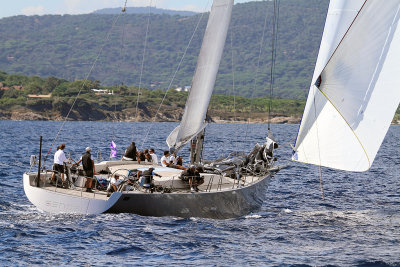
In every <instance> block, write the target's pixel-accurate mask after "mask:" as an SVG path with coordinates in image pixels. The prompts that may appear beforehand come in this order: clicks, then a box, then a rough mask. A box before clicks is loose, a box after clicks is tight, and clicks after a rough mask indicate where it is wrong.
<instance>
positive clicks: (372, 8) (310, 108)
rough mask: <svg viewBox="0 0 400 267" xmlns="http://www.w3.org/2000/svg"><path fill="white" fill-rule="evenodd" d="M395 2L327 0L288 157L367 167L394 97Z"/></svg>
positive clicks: (399, 32)
mask: <svg viewBox="0 0 400 267" xmlns="http://www.w3.org/2000/svg"><path fill="white" fill-rule="evenodd" d="M399 8H400V0H386V1H380V0H367V1H359V0H352V1H345V0H341V1H337V0H336V1H331V4H330V6H329V11H328V17H327V22H326V25H325V29H324V35H323V40H322V43H321V47H320V53H319V56H318V61H317V64H316V68H315V73H314V77H313V80H312V85H311V88H310V92H309V96H308V99H307V104H306V108H305V111H304V114H303V119H302V123H301V125H300V129H299V133H298V136H297V140H296V144H295V147H294V153H293V157H292V159H293V160H295V161H300V162H304V163H310V164H316V165H321V166H326V167H331V168H336V169H342V170H348V171H365V170H368V169H369V168H370V167H371V164H372V162H373V160H374V158H375V156H376V153H377V152H378V149H379V147H380V145H381V143H382V141H383V139H384V137H385V135H386V132H387V130H388V128H389V126H390V123H391V121H392V119H393V115H394V113H395V111H396V109H397V107H398V105H399V101H400V76H399V73H400V63H399V62H400V29H399V27H397V26H398V22H399V16H400V14H399ZM358 9H359V12H358V13H357V10H358Z"/></svg>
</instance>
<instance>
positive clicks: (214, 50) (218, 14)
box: [23, 0, 279, 219]
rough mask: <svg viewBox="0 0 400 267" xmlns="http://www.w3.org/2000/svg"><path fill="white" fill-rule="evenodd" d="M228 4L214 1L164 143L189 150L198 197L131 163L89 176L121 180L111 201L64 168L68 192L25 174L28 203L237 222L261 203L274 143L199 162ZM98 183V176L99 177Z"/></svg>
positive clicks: (175, 173)
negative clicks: (150, 183)
mask: <svg viewBox="0 0 400 267" xmlns="http://www.w3.org/2000/svg"><path fill="white" fill-rule="evenodd" d="M232 8H233V0H214V2H213V5H212V8H211V12H210V15H209V19H208V23H207V28H206V31H205V34H204V38H203V43H202V46H201V49H200V55H199V59H198V63H197V67H196V71H195V74H194V78H193V83H192V89H191V91H190V94H189V97H188V100H187V103H186V108H185V112H184V115H183V118H182V121H181V123H180V125H179V126H178V127H177V128H176V129H174V130H173V131H172V133H171V134H170V135H169V136H168V138H167V144H168V146H169V147H170V149H171V150H173V151H179V150H180V149H181V148H182V147H183V146H185V145H186V144H187V143H189V142H190V143H191V149H192V151H191V162H192V163H193V164H195V165H197V166H200V165H201V168H202V172H201V174H200V175H201V176H202V179H203V180H204V183H203V184H202V185H199V186H198V189H199V191H198V192H192V191H191V190H190V186H189V184H188V183H187V182H185V181H183V180H182V179H180V176H181V173H182V170H180V169H175V168H169V167H160V166H158V165H153V164H151V163H143V162H141V163H139V162H135V161H104V162H101V163H98V164H96V166H95V169H96V171H97V172H99V173H103V174H102V175H103V177H105V178H106V179H110V178H112V177H113V178H116V177H119V178H123V182H122V183H121V184H120V186H119V187H118V190H117V191H116V192H113V193H112V194H111V195H109V194H107V192H106V191H103V190H95V191H94V192H86V191H85V190H84V185H85V177H84V176H82V175H80V172H79V170H78V171H77V172H75V173H72V172H70V169H69V168H67V170H68V171H67V175H66V176H67V177H68V178H67V179H68V181H69V184H70V185H69V186H68V188H61V187H57V186H53V185H51V184H50V177H51V174H52V172H51V171H43V170H41V166H40V163H39V170H38V172H27V173H25V174H24V175H23V180H24V190H25V193H26V195H27V197H28V199H29V200H30V201H31V202H32V203H33V204H34V205H35V206H36V207H37V208H38V209H40V210H43V211H46V212H52V213H59V212H66V213H80V214H99V213H136V214H139V215H145V216H176V217H184V218H187V217H205V218H217V219H226V218H235V217H240V216H243V215H246V214H248V213H251V212H255V211H258V210H259V209H260V208H261V205H262V203H263V200H264V197H265V193H266V189H267V183H268V181H269V180H270V178H271V177H272V176H273V175H274V173H276V172H277V171H278V170H279V168H277V167H274V162H275V158H274V156H273V152H274V149H275V148H277V144H276V143H275V142H274V140H273V139H272V138H268V137H267V139H266V142H265V144H263V145H258V144H257V145H256V146H255V147H254V149H253V151H252V152H251V153H250V154H248V155H240V156H238V157H234V158H227V159H225V160H218V161H215V162H209V163H207V164H204V162H202V155H201V154H202V153H201V147H202V141H203V139H204V138H203V135H204V131H203V130H204V128H205V127H206V125H207V124H206V123H205V118H206V112H207V109H208V105H209V102H210V97H211V94H212V91H213V88H214V84H215V79H216V75H217V72H218V67H219V64H220V60H221V57H222V52H223V48H224V44H225V41H226V36H227V31H228V27H229V23H230V20H231V13H232ZM150 168H153V169H154V173H156V174H158V175H159V176H160V177H158V176H157V177H154V187H155V190H154V192H152V191H151V190H148V188H146V187H145V186H144V185H143V184H142V183H141V180H140V179H138V177H137V173H138V172H139V171H140V172H144V171H146V170H149V169H150ZM98 178H99V177H98Z"/></svg>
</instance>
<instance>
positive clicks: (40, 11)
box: [21, 6, 46, 16]
mask: <svg viewBox="0 0 400 267" xmlns="http://www.w3.org/2000/svg"><path fill="white" fill-rule="evenodd" d="M45 12H46V10H45V8H44V6H29V7H25V8H23V9H22V10H21V14H22V15H26V16H31V15H44V14H45Z"/></svg>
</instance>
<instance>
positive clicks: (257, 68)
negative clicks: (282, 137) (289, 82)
mask: <svg viewBox="0 0 400 267" xmlns="http://www.w3.org/2000/svg"><path fill="white" fill-rule="evenodd" d="M265 6H266V7H267V8H266V11H265V18H264V26H263V32H262V35H261V40H260V50H259V51H258V60H257V65H256V72H255V74H254V88H253V93H252V96H251V99H252V100H251V104H250V114H251V106H252V105H253V104H254V100H253V98H254V93H255V91H256V89H257V78H258V71H259V68H260V61H261V54H262V50H263V46H264V39H265V30H266V28H267V18H268V10H269V8H268V4H266V5H265ZM249 124H250V117H249V118H248V119H247V125H246V133H245V141H246V140H247V134H248V129H249Z"/></svg>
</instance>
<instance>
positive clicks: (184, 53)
mask: <svg viewBox="0 0 400 267" xmlns="http://www.w3.org/2000/svg"><path fill="white" fill-rule="evenodd" d="M209 2H210V0H208V1H207V5H206V7H207V6H208V4H209ZM204 14H205V12H202V13H201V15H200V17H199V19H198V21H197V24H196V27H195V29H194V31H193V34H192V36H191V37H190V40H189V43H188V44H187V46H186V48H185V51H184V52H183V55H182V57H181V60H180V62H179V64H178V66H177V67H176V69H175V72H174V75H173V76H172V79H171V81H170V83H169V85H168V89H167V90H166V91H165V94H164V97H163V98H162V100H161V103H160V105H159V106H158V109H157V112H156V113H155V114H154V117H153V119H152V122H155V120H156V118H157V114H158V112H160V109H161V106H162V105H163V103H164V100H165V98H166V97H167V94H168V90H169V89H171V86H172V83H173V81H174V80H175V76H176V74H177V73H178V71H179V69H180V67H181V64H182V62H183V59H184V58H185V56H186V53H187V51H188V49H189V47H190V44H191V43H192V40H193V38H194V35H195V34H196V32H197V29H198V28H199V25H200V22H201V20H202V18H203V16H204ZM152 128H153V125H152V124H150V126H149V127H148V130H147V132H146V135H145V137H144V140H143V142H142V144H141V146H140V149H142V148H143V146H144V144H145V143H146V141H147V137H148V135H149V133H150V131H151V129H152Z"/></svg>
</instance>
